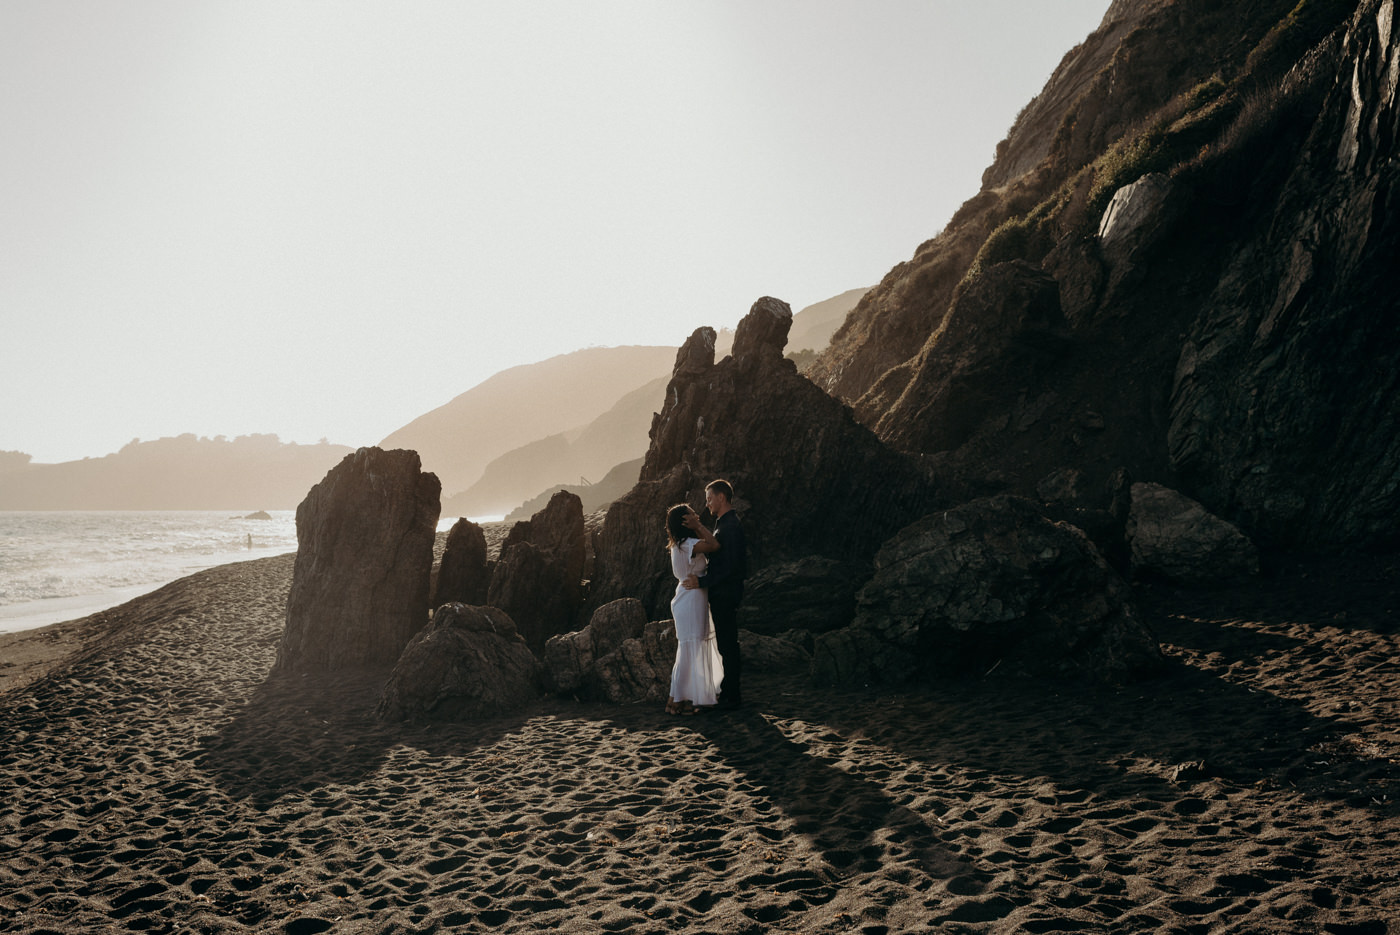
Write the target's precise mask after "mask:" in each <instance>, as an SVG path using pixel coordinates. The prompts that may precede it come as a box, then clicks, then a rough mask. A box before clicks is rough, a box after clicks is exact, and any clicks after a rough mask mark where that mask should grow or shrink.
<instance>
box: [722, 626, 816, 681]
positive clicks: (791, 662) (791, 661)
mask: <svg viewBox="0 0 1400 935" xmlns="http://www.w3.org/2000/svg"><path fill="white" fill-rule="evenodd" d="M802 632H805V631H800V630H799V631H790V632H789V633H788V634H786V636H792V635H793V633H802ZM739 651H740V652H741V653H743V654H744V672H745V673H753V672H775V673H778V672H803V673H805V672H807V671H809V670H810V669H811V668H812V654H811V653H809V652H808V651H807V650H806V649H804V648H802V647H801V646H800V645H798V644H797V643H795V642H793V641H792V640H791V639H787V638H784V637H780V636H766V635H764V634H762V633H754V632H753V631H751V630H740V631H739Z"/></svg>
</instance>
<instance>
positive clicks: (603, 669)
mask: <svg viewBox="0 0 1400 935" xmlns="http://www.w3.org/2000/svg"><path fill="white" fill-rule="evenodd" d="M675 663H676V625H675V623H674V622H673V621H670V620H661V621H656V620H653V621H650V622H648V623H647V624H646V626H645V627H643V628H642V635H641V636H640V637H635V638H633V639H628V640H623V641H622V644H621V645H620V646H618V647H617V649H615V650H613V651H612V652H610V653H606V654H604V655H603V656H600V657H599V658H598V659H597V660H596V661H595V662H594V664H593V667H592V669H591V670H590V671H589V678H588V682H587V683H586V685H585V693H584V694H585V696H586V697H590V698H595V699H602V700H605V701H611V702H612V703H614V704H642V703H656V704H662V703H664V702H665V701H666V696H667V693H668V691H669V690H670V688H671V669H672V668H673V667H674V666H675Z"/></svg>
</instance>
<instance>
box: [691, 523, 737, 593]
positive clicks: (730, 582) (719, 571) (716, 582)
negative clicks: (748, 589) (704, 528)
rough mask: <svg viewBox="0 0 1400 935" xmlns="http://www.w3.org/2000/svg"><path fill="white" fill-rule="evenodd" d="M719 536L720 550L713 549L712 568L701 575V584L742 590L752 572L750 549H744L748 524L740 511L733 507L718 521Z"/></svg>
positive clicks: (710, 561)
mask: <svg viewBox="0 0 1400 935" xmlns="http://www.w3.org/2000/svg"><path fill="white" fill-rule="evenodd" d="M715 539H716V540H718V541H719V549H718V550H716V551H714V552H711V553H710V554H709V555H708V556H707V558H708V559H709V568H708V569H707V570H706V572H705V574H704V575H702V576H701V577H700V587H702V588H708V589H709V590H710V591H711V593H713V592H715V591H720V592H722V593H723V592H726V591H739V590H742V588H743V587H744V576H745V575H746V574H748V571H749V557H748V552H747V551H746V550H745V548H744V527H743V525H742V524H741V523H740V522H739V514H738V513H736V512H734V511H733V510H730V511H729V512H728V513H725V514H724V515H723V516H721V517H720V518H719V520H718V522H716V523H715Z"/></svg>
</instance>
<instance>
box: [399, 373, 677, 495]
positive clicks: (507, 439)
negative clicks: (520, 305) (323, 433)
mask: <svg viewBox="0 0 1400 935" xmlns="http://www.w3.org/2000/svg"><path fill="white" fill-rule="evenodd" d="M675 357H676V349H675V348H673V347H649V346H632V347H590V348H585V349H583V350H579V351H574V352H573V353H570V354H561V355H559V356H558V357H551V358H549V359H548V360H543V361H540V362H538V363H534V364H524V365H521V366H519V367H512V368H510V369H508V370H502V371H501V372H500V373H497V374H495V375H494V376H491V377H489V378H487V379H486V380H483V381H482V382H481V383H479V384H477V385H476V386H474V387H472V388H471V389H469V390H467V391H466V392H464V393H461V394H460V395H458V396H456V397H454V398H453V399H452V400H451V401H450V402H447V403H445V404H443V405H442V406H439V407H438V408H436V409H434V410H432V411H431V412H428V413H425V414H424V415H421V416H419V417H418V418H416V419H414V420H413V421H412V422H409V423H408V424H407V425H405V426H404V427H403V428H400V429H398V430H397V431H395V432H392V433H391V434H390V435H388V436H387V437H386V438H385V439H384V440H383V441H382V442H380V443H379V447H381V448H386V449H387V448H411V449H413V450H415V451H417V452H418V455H419V457H420V458H422V460H423V469H424V470H425V471H431V472H433V473H435V474H437V476H438V479H439V480H441V481H442V489H443V493H444V494H445V495H448V496H450V495H451V494H453V493H459V492H461V491H463V490H466V489H467V488H468V487H470V486H471V485H472V484H474V483H476V482H477V481H478V480H479V479H480V478H481V475H482V472H483V471H485V469H486V466H487V465H488V464H490V463H491V462H492V461H494V460H495V459H496V458H499V457H500V456H501V455H503V454H505V453H506V452H509V451H512V450H513V449H516V448H519V447H521V446H522V445H526V444H529V443H531V442H536V441H538V440H540V439H542V438H547V437H548V436H550V435H557V434H559V433H562V432H568V431H573V430H577V429H578V428H579V427H580V426H584V425H587V424H588V423H590V422H592V421H593V420H594V419H596V418H598V417H599V416H600V415H602V414H603V413H604V412H606V411H607V410H608V409H610V408H612V406H613V405H614V404H615V403H616V402H617V401H618V400H619V399H621V398H622V396H623V395H625V394H626V393H629V392H631V391H632V390H635V389H636V388H637V387H639V386H641V385H643V384H645V383H648V382H650V381H651V380H655V379H657V378H658V377H662V376H665V375H666V374H669V373H670V372H671V364H672V363H673V362H674V361H675ZM618 460H626V459H625V458H619V459H618ZM564 480H567V481H574V480H577V477H576V476H574V477H569V476H566V477H563V478H559V479H558V481H564ZM554 482H557V481H550V483H554ZM536 492H538V491H537V490H532V491H531V494H527V496H529V495H532V494H533V493H536ZM517 502H518V501H517Z"/></svg>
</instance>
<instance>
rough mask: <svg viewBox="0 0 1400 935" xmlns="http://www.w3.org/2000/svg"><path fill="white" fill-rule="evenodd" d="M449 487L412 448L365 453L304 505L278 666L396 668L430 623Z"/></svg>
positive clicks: (343, 465)
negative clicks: (437, 541) (436, 547)
mask: <svg viewBox="0 0 1400 935" xmlns="http://www.w3.org/2000/svg"><path fill="white" fill-rule="evenodd" d="M440 493H441V485H440V484H439V483H438V479H437V478H436V477H435V476H434V475H432V474H425V473H423V472H422V471H421V470H420V465H419V461H418V455H417V453H415V452H412V451H402V450H399V451H383V450H381V449H379V448H361V449H360V450H359V451H357V452H355V453H354V454H351V455H347V456H346V457H345V459H344V460H343V461H341V462H340V464H338V465H336V466H335V467H334V468H332V469H331V471H330V472H329V473H328V474H327V475H326V477H325V479H324V480H322V481H321V482H320V483H319V484H317V485H316V486H315V487H313V488H312V489H311V492H310V493H308V494H307V495H306V499H305V500H303V501H302V502H301V505H300V506H299V507H297V520H296V522H297V557H296V564H295V566H294V570H293V572H292V589H291V593H290V594H289V595H288V597H287V625H286V628H285V630H284V631H283V634H282V642H281V644H280V645H279V646H278V649H277V663H276V667H277V668H278V669H291V670H295V671H306V670H318V669H319V670H327V669H347V668H360V667H380V666H390V665H393V663H394V660H396V659H398V658H399V653H400V652H402V651H403V648H404V646H406V645H407V644H408V641H409V640H410V639H411V638H412V637H413V635H414V634H415V633H417V632H418V631H419V630H421V629H422V628H423V627H424V626H425V625H426V624H427V622H428V587H429V578H430V576H431V574H432V567H433V540H434V537H435V536H436V530H437V519H438V503H439V501H438V496H439V494H440Z"/></svg>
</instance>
